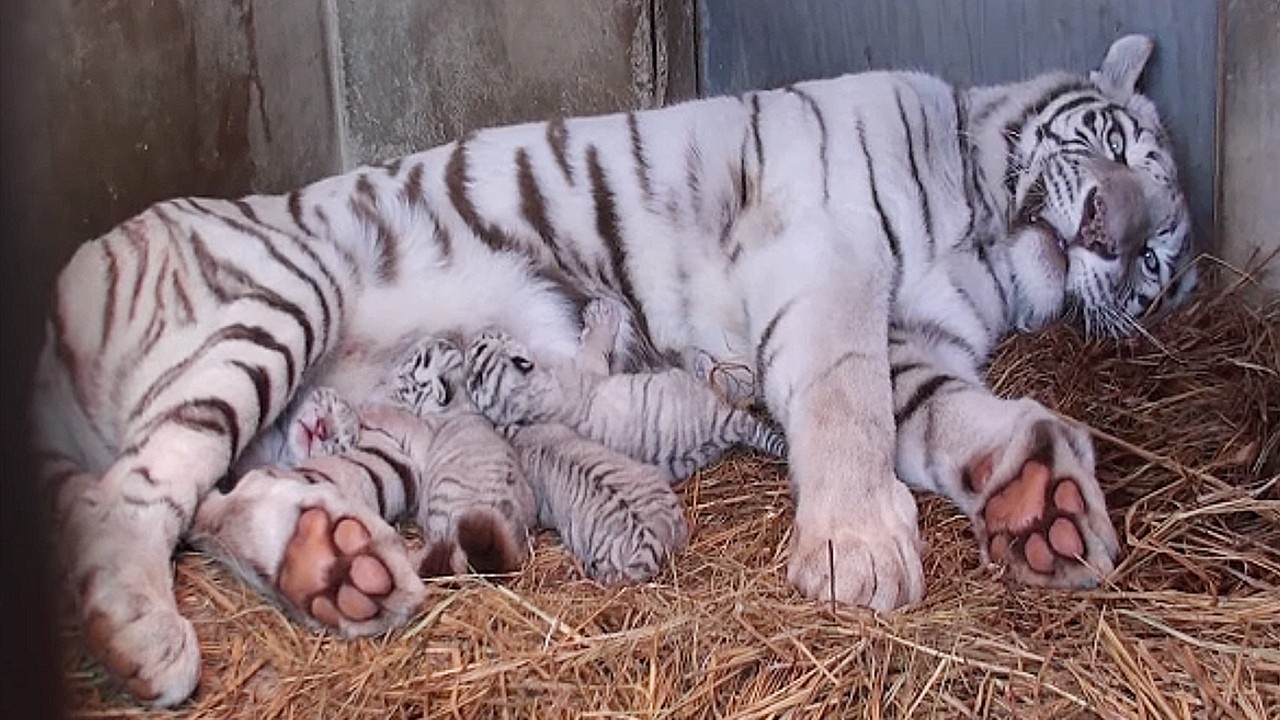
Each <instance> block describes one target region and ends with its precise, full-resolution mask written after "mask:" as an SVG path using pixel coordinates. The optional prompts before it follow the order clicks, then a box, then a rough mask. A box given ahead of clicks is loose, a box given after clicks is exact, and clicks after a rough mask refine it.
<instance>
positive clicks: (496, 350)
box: [465, 331, 564, 425]
mask: <svg viewBox="0 0 1280 720" xmlns="http://www.w3.org/2000/svg"><path fill="white" fill-rule="evenodd" d="M465 366H466V385H467V393H468V394H469V395H470V396H471V400H472V402H474V403H475V404H476V407H477V409H479V410H480V412H481V413H483V414H484V415H485V417H487V418H489V420H490V421H492V422H493V423H494V424H495V425H516V424H521V423H535V422H546V421H548V420H549V419H551V414H550V412H549V409H550V408H552V407H553V406H554V401H555V400H556V399H557V398H559V397H561V395H562V394H563V392H564V388H563V387H562V384H561V383H560V382H559V378H558V376H557V374H556V373H553V372H550V368H548V367H545V366H544V364H543V363H540V362H538V361H537V360H535V359H534V357H533V354H532V353H530V352H529V348H527V347H525V346H524V345H523V344H522V343H520V342H519V341H518V340H516V339H515V338H512V337H510V336H508V335H506V334H504V333H500V332H495V331H489V332H485V333H481V334H480V335H479V336H478V337H476V339H475V340H473V341H472V342H471V344H470V345H469V346H468V347H467V351H466V357H465Z"/></svg>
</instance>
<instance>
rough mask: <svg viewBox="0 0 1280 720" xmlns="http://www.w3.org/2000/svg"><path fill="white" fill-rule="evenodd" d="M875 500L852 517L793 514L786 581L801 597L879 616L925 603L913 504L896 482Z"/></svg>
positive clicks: (825, 512)
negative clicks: (873, 611)
mask: <svg viewBox="0 0 1280 720" xmlns="http://www.w3.org/2000/svg"><path fill="white" fill-rule="evenodd" d="M877 495H878V496H879V497H878V498H877V499H875V500H873V501H872V502H870V503H869V504H867V505H866V506H862V507H853V508H848V510H849V511H850V513H852V516H850V514H848V513H845V514H839V509H838V508H832V507H823V508H815V509H813V510H812V511H807V510H805V509H801V510H799V511H798V512H797V515H796V526H795V528H794V530H793V533H792V536H791V547H790V560H789V561H788V563H787V579H788V580H790V581H791V584H792V585H794V586H795V587H796V589H797V590H799V591H800V592H801V593H803V594H804V595H805V597H808V598H812V599H815V600H823V601H831V600H833V599H834V600H835V601H836V602H839V603H844V604H847V605H859V606H863V607H869V608H871V609H873V610H876V611H879V612H888V611H890V610H893V609H894V608H898V607H902V606H904V605H909V604H911V603H914V602H918V601H919V600H920V599H921V598H922V597H924V569H923V567H922V566H921V564H920V534H919V530H918V528H917V526H916V504H915V499H914V498H912V497H911V492H910V491H909V490H908V489H907V488H906V486H905V485H902V484H901V483H898V482H897V481H894V482H893V483H892V484H891V485H888V486H887V487H886V488H885V489H884V490H883V491H881V492H879V493H878V494H877ZM872 497H873V498H875V497H876V495H873V496H872Z"/></svg>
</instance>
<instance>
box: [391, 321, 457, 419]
mask: <svg viewBox="0 0 1280 720" xmlns="http://www.w3.org/2000/svg"><path fill="white" fill-rule="evenodd" d="M461 380H462V350H461V349H459V348H458V346H456V345H454V344H453V343H452V342H450V341H449V340H446V339H443V338H424V339H423V340H421V341H419V342H418V343H417V344H416V345H414V346H413V348H412V349H411V350H410V351H409V353H408V354H407V355H406V356H405V358H404V360H403V361H401V362H400V363H399V364H398V365H397V366H396V367H395V370H394V372H393V373H392V379H391V387H390V393H389V394H390V396H391V400H392V401H393V402H395V403H396V404H398V405H401V406H403V407H405V408H408V409H409V410H411V411H412V412H413V413H414V414H415V415H417V416H419V417H422V416H425V415H429V414H437V413H442V412H445V411H447V410H450V409H453V408H454V407H456V406H457V405H458V403H457V402H456V401H457V400H460V399H462V397H463V396H462V394H461V393H460V392H459V391H460V390H461V388H460V387H459V385H460V384H461Z"/></svg>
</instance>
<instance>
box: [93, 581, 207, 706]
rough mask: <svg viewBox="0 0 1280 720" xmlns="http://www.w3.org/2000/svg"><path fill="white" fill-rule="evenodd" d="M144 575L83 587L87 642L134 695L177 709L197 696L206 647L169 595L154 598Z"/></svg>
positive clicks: (148, 701)
mask: <svg viewBox="0 0 1280 720" xmlns="http://www.w3.org/2000/svg"><path fill="white" fill-rule="evenodd" d="M138 575H140V573H135V572H131V571H130V570H128V569H121V568H117V569H116V571H113V572H107V571H100V572H98V573H95V574H92V575H90V576H89V578H88V579H87V580H85V581H82V582H81V587H82V590H83V592H84V593H85V598H84V600H85V624H84V628H85V641H86V644H87V645H88V648H89V652H90V653H92V654H93V655H94V656H95V657H97V658H98V659H99V660H100V661H101V662H102V664H103V666H105V667H106V669H107V670H108V671H109V672H110V673H111V674H112V675H113V676H115V677H116V678H119V679H120V680H121V681H122V682H123V683H124V686H125V689H126V690H128V691H129V694H131V695H133V696H134V697H136V698H138V699H139V700H142V701H143V702H146V703H149V704H151V705H154V706H156V707H172V706H174V705H177V704H178V703H180V702H182V701H183V700H186V699H187V697H188V696H190V695H191V693H192V691H193V690H195V687H196V681H197V680H198V679H199V678H200V645H199V643H198V642H197V640H196V633H195V630H194V628H192V626H191V622H190V621H188V620H187V619H186V618H184V617H182V615H180V614H179V613H178V609H177V607H175V606H174V603H173V600H172V596H171V595H170V594H169V591H168V590H167V589H163V590H161V589H156V590H155V591H154V592H153V591H152V590H151V589H149V586H148V582H147V579H146V578H143V577H138ZM154 593H160V594H154Z"/></svg>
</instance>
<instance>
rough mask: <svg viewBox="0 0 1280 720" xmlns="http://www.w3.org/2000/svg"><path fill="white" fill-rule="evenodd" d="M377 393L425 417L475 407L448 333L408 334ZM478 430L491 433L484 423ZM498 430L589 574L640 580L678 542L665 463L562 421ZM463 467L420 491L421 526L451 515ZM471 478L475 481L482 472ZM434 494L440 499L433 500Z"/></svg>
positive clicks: (547, 519)
mask: <svg viewBox="0 0 1280 720" xmlns="http://www.w3.org/2000/svg"><path fill="white" fill-rule="evenodd" d="M591 307H592V306H590V305H589V306H588V309H590V308H591ZM616 330H617V328H614V331H616ZM586 332H589V330H588V331H586ZM609 342H612V338H610V340H609ZM602 352H603V350H602ZM385 393H386V394H387V396H388V397H389V399H390V401H391V402H392V403H393V404H398V405H401V406H403V407H407V408H409V409H410V410H412V411H413V412H414V413H415V414H417V415H418V416H420V417H424V418H428V419H429V418H431V417H433V416H438V415H440V414H442V413H451V414H454V415H462V416H465V417H467V418H469V419H470V421H471V422H475V421H476V420H477V419H480V418H481V417H482V416H481V415H480V414H479V411H478V410H477V408H476V407H475V405H474V404H472V403H471V401H470V398H469V396H468V395H467V392H466V389H465V386H464V382H463V354H462V351H461V350H459V349H458V347H457V346H456V345H455V344H453V343H452V342H450V341H448V340H442V339H435V338H427V339H424V340H422V341H421V342H420V343H418V345H417V346H415V350H414V352H412V353H410V355H409V357H407V358H406V359H405V360H404V361H403V362H402V363H400V364H399V365H398V366H396V368H394V370H393V373H392V380H391V382H390V383H389V385H388V387H387V388H386V389H385ZM483 424H485V425H486V426H487V421H484V423H483ZM488 433H489V434H490V435H493V431H492V429H489V430H488ZM504 434H505V435H506V437H508V438H510V439H511V444H512V446H514V448H515V451H516V453H517V454H518V455H519V459H520V465H521V467H522V468H523V470H524V472H525V473H526V475H527V476H528V478H529V480H530V482H531V484H532V486H533V488H534V493H535V496H536V499H537V507H538V520H539V523H540V524H541V525H542V526H543V527H547V528H551V529H554V530H556V531H557V533H559V535H560V538H561V540H562V541H563V542H564V543H565V545H566V546H567V547H568V548H569V550H570V551H571V552H572V553H573V554H574V555H575V557H576V558H577V559H578V560H579V561H580V562H581V564H582V568H583V570H584V572H586V574H587V575H588V576H590V577H591V578H593V579H595V580H598V581H600V582H605V583H612V582H618V581H623V580H625V581H631V582H638V581H641V580H647V579H649V578H650V577H652V576H653V575H654V574H655V573H657V572H658V571H659V570H660V569H661V568H662V564H663V563H664V562H665V560H666V559H667V558H668V557H670V556H671V555H674V554H675V553H676V552H679V550H680V549H681V548H682V547H683V546H684V543H685V540H686V539H687V536H688V530H687V527H686V524H685V518H684V510H683V508H682V507H681V505H680V501H679V499H678V498H677V497H676V495H675V493H673V492H672V491H671V488H670V486H671V484H672V479H671V477H670V476H669V475H667V474H666V473H664V472H661V471H659V470H657V469H656V468H651V467H648V466H645V465H643V464H641V463H637V462H634V461H631V460H629V459H628V458H626V457H621V456H618V455H617V454H616V453H612V452H610V451H608V450H607V449H606V448H604V447H601V446H599V445H598V444H596V443H592V442H589V441H587V440H586V439H583V438H580V437H578V436H577V435H576V434H575V433H573V432H572V431H569V430H567V429H565V428H560V427H555V426H549V425H545V426H543V425H540V426H537V427H524V428H519V429H506V430H505V431H504ZM495 439H496V436H495ZM445 440H446V441H447V440H448V439H445ZM485 442H486V445H490V444H492V442H493V441H490V440H486V441H485ZM435 447H436V448H437V449H436V451H435V452H436V453H465V452H467V451H468V444H465V443H458V442H456V441H450V442H448V444H445V441H437V444H436V446H435ZM432 460H433V461H435V460H434V458H433V459H432ZM472 477H474V476H466V475H463V474H461V473H459V474H458V482H457V483H454V484H441V485H439V486H438V489H437V491H436V492H435V493H426V494H424V498H425V499H424V503H425V504H426V508H427V509H426V511H425V512H426V513H427V515H426V516H425V517H424V516H423V513H421V512H420V513H419V523H420V524H422V525H423V526H424V527H426V523H428V522H430V521H431V520H432V519H434V518H435V516H436V515H437V514H445V515H448V516H456V515H460V514H462V512H463V511H465V510H467V509H469V507H470V505H471V502H472V500H471V498H472V495H473V494H474V488H472V487H469V485H470V484H471V483H473V482H475V480H472V479H471V478H472ZM478 479H479V481H480V484H481V485H483V484H485V483H484V475H481V476H480V477H479V478H478ZM439 495H444V496H446V497H444V498H441V499H442V500H447V502H439V501H437V500H435V498H436V497H437V496H439ZM436 547H438V548H447V547H449V545H448V544H439V545H437V546H436ZM439 552H440V550H437V551H436V552H434V553H433V552H428V553H427V556H426V561H425V562H424V564H423V569H424V572H428V573H429V572H431V571H433V570H435V568H434V566H433V563H432V562H431V560H432V558H433V557H434V556H436V555H437V554H438V553H439ZM468 554H470V552H469V551H468ZM454 570H455V571H458V569H457V568H456V567H455V568H454Z"/></svg>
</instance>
